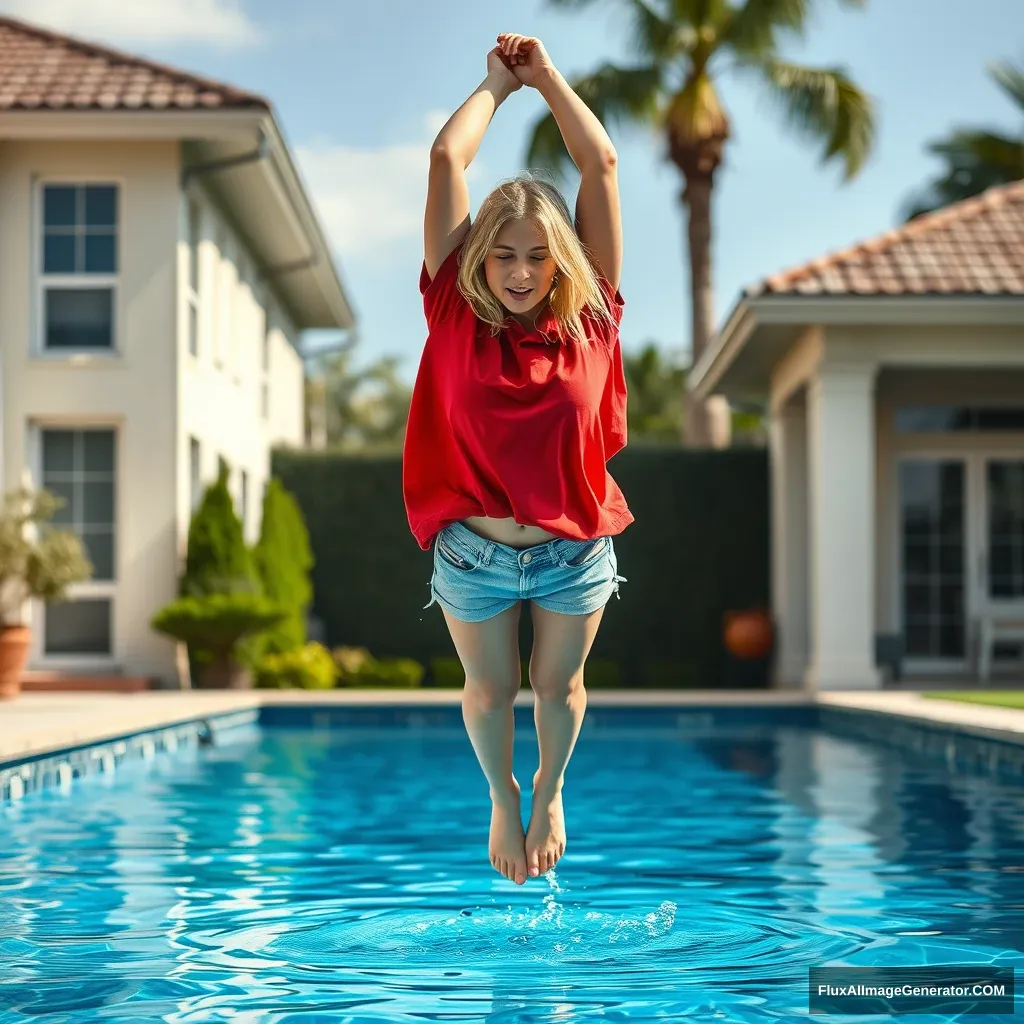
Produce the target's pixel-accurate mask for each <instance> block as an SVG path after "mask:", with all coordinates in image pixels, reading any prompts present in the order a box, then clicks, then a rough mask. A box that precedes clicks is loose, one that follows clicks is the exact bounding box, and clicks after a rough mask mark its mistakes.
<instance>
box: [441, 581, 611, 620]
mask: <svg viewBox="0 0 1024 1024" xmlns="http://www.w3.org/2000/svg"><path fill="white" fill-rule="evenodd" d="M613 594H614V595H615V597H618V596H619V588H618V586H616V587H615V589H614V590H613V591H611V592H610V593H609V594H608V595H607V596H606V597H598V598H596V599H591V600H589V601H576V602H573V603H572V604H564V603H562V602H560V601H552V600H551V599H550V598H547V597H520V598H516V600H514V601H509V602H507V603H506V604H503V605H498V604H496V605H492V606H489V607H488V608H485V609H484V610H483V611H482V612H481V611H480V610H479V609H478V610H476V611H473V612H469V611H466V609H464V608H456V607H454V606H453V605H452V604H451V603H450V602H448V601H446V600H445V599H444V598H443V597H441V596H440V595H439V594H438V593H437V591H433V592H432V593H431V596H430V603H429V604H425V605H424V606H423V609H424V611H425V610H426V609H427V608H430V607H431V605H434V604H438V605H440V606H441V607H442V608H443V609H444V610H445V611H446V612H447V613H448V614H449V615H450V616H451V617H452V618H453V619H458V620H459V621H460V622H486V621H487V620H488V619H493V618H494V616H495V615H501V614H502V612H507V611H508V610H509V608H513V607H515V605H517V604H518V603H519V602H520V601H523V602H532V603H533V604H535V605H537V606H538V607H540V608H543V609H544V610H545V611H546V612H556V613H557V614H559V615H592V614H593V613H594V612H596V611H597V610H598V608H603V607H604V606H605V605H606V604H607V603H608V602H609V601H610V600H611V599H612V595H613Z"/></svg>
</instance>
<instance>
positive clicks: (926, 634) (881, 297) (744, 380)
mask: <svg viewBox="0 0 1024 1024" xmlns="http://www.w3.org/2000/svg"><path fill="white" fill-rule="evenodd" d="M688 386H689V387H690V388H691V389H692V390H693V391H694V392H695V393H697V394H698V395H701V396H709V395H713V394H721V395H725V396H726V397H728V398H729V399H731V400H749V399H759V400H765V399H767V402H768V406H769V410H770V423H771V486H772V495H773V497H772V516H773V526H772V602H773V614H774V617H775V621H776V627H777V658H776V684H777V685H778V686H782V687H806V688H808V689H810V690H838V689H868V688H878V687H880V686H881V685H883V678H885V677H888V675H889V673H882V672H880V669H879V665H880V663H882V662H888V663H889V665H890V668H897V669H898V670H899V671H901V672H902V673H903V674H905V675H906V677H907V678H909V679H911V680H914V679H917V680H922V681H923V680H930V681H935V680H959V681H961V682H962V681H965V680H966V681H973V680H977V679H979V678H983V677H985V676H987V675H988V673H989V671H993V672H995V673H997V674H998V673H1013V672H1015V673H1017V674H1022V673H1021V663H1020V661H1019V657H1020V653H1021V650H1020V647H1019V646H1018V645H1019V643H1020V641H1024V182H1018V183H1015V184H1012V185H1008V186H1004V187H1000V188H994V189H990V190H989V191H988V192H986V193H984V194H983V195H981V196H979V197H977V198H974V199H971V200H968V201H965V202H962V203H959V204H956V205H955V206H951V207H948V208H946V209H944V210H941V211H939V212H937V213H934V214H930V215H928V216H925V217H921V218H919V219H917V220H915V221H912V222H911V223H909V224H906V225H904V226H902V227H900V228H898V229H896V230H893V231H891V232H888V233H887V234H884V235H882V236H880V237H878V238H874V239H871V240H869V241H866V242H863V243H860V244H857V245H855V246H852V247H851V248H849V249H846V250H843V251H841V252H838V253H835V254H832V255H829V256H826V257H824V258H822V259H818V260H814V261H813V262H810V263H808V264H806V265H804V266H801V267H797V268H796V269H793V270H790V271H786V272H784V273H780V274H776V275H774V276H771V277H768V278H765V279H764V280H762V281H761V282H760V283H758V284H756V285H754V286H753V287H750V288H748V289H746V290H745V292H744V293H743V294H742V296H741V297H740V299H739V301H738V302H737V304H736V305H735V306H734V308H733V309H732V311H731V313H730V314H729V316H728V318H727V320H726V322H725V324H724V326H723V328H722V330H721V332H720V333H719V334H718V335H717V336H716V337H715V338H714V339H713V341H712V343H711V345H710V346H709V347H708V350H707V351H706V353H705V354H704V356H703V358H702V359H701V360H700V361H699V362H698V363H697V365H696V366H695V367H694V368H693V370H692V371H691V374H690V379H689V384H688Z"/></svg>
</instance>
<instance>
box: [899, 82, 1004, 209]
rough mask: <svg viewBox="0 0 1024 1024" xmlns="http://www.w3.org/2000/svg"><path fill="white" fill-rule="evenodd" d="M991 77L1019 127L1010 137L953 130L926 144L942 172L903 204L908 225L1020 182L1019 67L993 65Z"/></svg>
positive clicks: (975, 130) (995, 131)
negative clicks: (1013, 109)
mask: <svg viewBox="0 0 1024 1024" xmlns="http://www.w3.org/2000/svg"><path fill="white" fill-rule="evenodd" d="M990 73H991V76H992V78H993V80H994V81H995V82H996V84H997V85H998V86H999V87H1000V88H1001V89H1002V90H1003V92H1004V93H1006V95H1007V96H1008V97H1009V99H1010V101H1011V102H1012V103H1013V104H1014V105H1015V106H1016V108H1017V110H1018V112H1019V114H1020V115H1021V118H1022V120H1021V126H1020V127H1019V128H1018V129H1017V131H1016V132H1015V133H1006V132H1002V131H1000V130H998V129H995V128H984V129H983V128H958V129H955V130H954V131H953V132H952V133H951V134H950V135H949V136H947V137H946V138H945V139H938V140H936V141H934V142H931V143H929V145H928V151H929V152H930V153H932V154H933V155H934V156H937V157H939V159H940V160H942V161H943V163H944V164H945V167H944V169H943V171H942V173H941V174H940V175H939V176H938V177H937V178H935V179H933V180H932V181H931V182H929V183H928V185H927V186H925V188H924V189H922V190H921V191H920V192H918V193H917V194H916V195H914V196H913V197H912V198H911V200H910V201H909V202H908V203H907V206H906V210H905V217H906V219H907V220H913V219H914V218H915V217H920V216H921V215H922V214H924V213H931V212H932V211H933V210H938V209H941V208H942V207H943V206H949V205H950V204H951V203H958V202H960V201H961V200H963V199H970V197H971V196H976V195H980V194H981V193H982V192H984V191H985V190H986V189H988V188H992V187H993V186H996V185H1006V184H1009V183H1010V182H1011V181H1019V180H1020V179H1022V178H1024V68H1020V67H1015V66H1013V65H1012V64H1006V63H1004V64H995V65H993V66H992V68H991V72H990Z"/></svg>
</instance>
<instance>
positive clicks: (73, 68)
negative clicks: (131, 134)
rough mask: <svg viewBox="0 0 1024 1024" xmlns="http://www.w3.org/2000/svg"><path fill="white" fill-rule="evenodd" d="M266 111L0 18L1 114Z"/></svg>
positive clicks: (226, 91) (253, 101)
mask: <svg viewBox="0 0 1024 1024" xmlns="http://www.w3.org/2000/svg"><path fill="white" fill-rule="evenodd" d="M197 107H198V108H201V109H207V110H209V109H218V108H219V109H239V108H256V109H259V108H263V109H269V107H270V104H269V103H267V101H266V100H265V99H263V97H261V96H257V95H256V94H254V93H249V92H244V91H242V90H241V89H235V88H233V87H232V86H229V85H222V84H221V83H219V82H213V81H210V80H209V79H205V78H200V77H199V76H197V75H193V74H189V73H188V72H186V71H179V70H177V69H175V68H170V67H165V66H164V65H162V64H155V63H153V62H152V61H148V60H143V59H142V58H141V57H132V56H130V55H128V54H124V53H119V52H118V51H116V50H111V49H108V48H107V47H104V46H96V45H94V44H92V43H85V42H82V41H80V40H77V39H72V38H70V37H68V36H64V35H60V34H58V33H55V32H48V31H46V30H44V29H40V28H36V27H35V26H34V25H29V24H26V23H25V22H22V21H18V20H16V19H14V18H6V17H0V112H4V111H9V110H40V109H43V110H90V109H91V110H194V109H196V108H197Z"/></svg>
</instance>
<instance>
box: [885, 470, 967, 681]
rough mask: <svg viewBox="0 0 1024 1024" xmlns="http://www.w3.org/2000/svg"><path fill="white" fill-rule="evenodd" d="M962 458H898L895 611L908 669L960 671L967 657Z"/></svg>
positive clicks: (965, 511) (963, 471) (964, 478)
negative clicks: (897, 607)
mask: <svg viewBox="0 0 1024 1024" xmlns="http://www.w3.org/2000/svg"><path fill="white" fill-rule="evenodd" d="M966 483H967V473H966V462H965V460H964V459H963V458H956V457H951V458H944V457H934V458H929V457H921V458H917V457H911V458H904V459H902V460H901V461H900V463H899V489H898V493H899V530H900V537H899V554H900V561H901V571H900V577H899V578H900V610H901V612H902V622H903V635H904V639H905V643H906V657H907V661H908V663H910V664H909V665H908V667H911V666H912V667H913V668H916V669H918V670H924V671H927V670H929V669H932V670H935V671H942V672H945V671H957V670H962V669H963V668H964V667H965V663H966V659H967V623H966V612H967V609H966V590H967V573H966V567H967V550H966V547H967V544H966V541H967V528H966V527H967V507H966V494H967V489H966Z"/></svg>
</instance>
